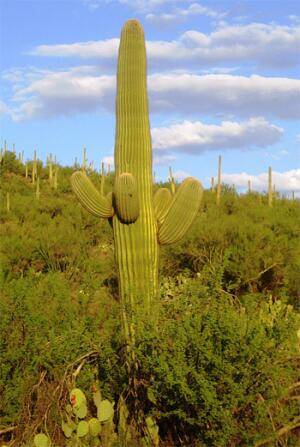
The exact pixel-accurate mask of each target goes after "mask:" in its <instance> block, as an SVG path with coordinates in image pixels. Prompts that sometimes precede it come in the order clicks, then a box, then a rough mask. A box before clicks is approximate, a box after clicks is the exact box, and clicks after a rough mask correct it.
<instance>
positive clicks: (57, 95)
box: [6, 66, 300, 120]
mask: <svg viewBox="0 0 300 447" xmlns="http://www.w3.org/2000/svg"><path fill="white" fill-rule="evenodd" d="M6 76H8V77H9V72H7V73H6ZM22 79H23V81H22V82H20V83H16V84H14V83H13V85H12V89H13V94H12V97H11V101H10V104H8V105H9V107H10V109H11V110H12V111H13V114H14V115H13V116H14V119H15V120H20V119H31V118H47V117H54V116H59V115H66V116H68V115H69V116H70V115H72V114H77V113H86V112H94V111H97V110H100V109H104V110H107V111H109V112H114V96H115V82H116V81H115V76H112V75H100V76H99V75H98V71H97V70H96V69H95V67H89V66H87V67H77V68H76V67H75V68H72V69H69V70H64V71H56V72H55V71H53V72H49V71H33V72H31V71H29V73H24V74H23V77H22ZM148 90H149V99H150V110H151V111H152V112H164V113H172V112H176V114H182V115H183V114H185V115H195V114H196V115H197V116H199V115H200V116H201V115H215V116H222V115H223V116H224V115H231V116H241V117H253V116H265V117H268V116H269V117H276V118H281V119H299V118H300V80H298V79H290V78H275V77H273V78H271V77H269V78H267V77H262V76H256V75H253V76H250V77H246V76H234V75H228V74H214V75H203V76H200V75H194V74H190V73H174V72H173V73H172V72H171V73H169V74H153V75H150V76H149V77H148Z"/></svg>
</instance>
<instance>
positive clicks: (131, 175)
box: [71, 20, 202, 340]
mask: <svg viewBox="0 0 300 447" xmlns="http://www.w3.org/2000/svg"><path fill="white" fill-rule="evenodd" d="M114 158H115V176H116V177H115V185H114V191H113V192H112V194H109V195H108V196H104V195H103V192H102V193H99V192H98V191H97V190H96V189H95V188H94V186H93V185H92V183H91V181H90V180H89V178H88V177H87V176H86V174H85V173H84V172H82V171H78V172H75V173H74V174H73V175H72V177H71V183H72V187H73V190H74V192H75V194H76V195H77V197H78V199H79V201H80V202H81V204H82V205H83V206H84V207H85V208H86V209H87V210H88V211H89V212H91V213H92V214H93V215H96V216H98V217H102V218H108V219H111V221H112V225H113V232H114V241H115V258H116V262H117V265H118V273H119V289H120V297H121V305H122V315H123V323H124V329H125V332H126V335H127V336H129V339H131V340H132V339H133V338H134V332H135V329H136V326H137V324H138V323H137V321H136V320H135V316H136V315H137V314H138V312H137V311H138V310H139V311H143V312H144V315H150V311H151V312H152V308H151V306H152V304H153V300H155V297H156V296H157V291H158V252H159V245H164V244H170V243H173V242H176V241H178V240H179V239H180V238H181V237H182V236H183V235H184V234H185V232H186V230H187V229H188V227H189V226H190V225H191V223H192V222H193V220H194V218H195V216H196V214H197V212H198V210H199V205H200V201H201V197H202V187H201V184H200V182H199V181H198V180H196V179H194V178H192V177H189V178H187V179H185V181H184V182H183V183H182V184H181V185H180V187H179V188H178V189H177V191H176V193H175V195H174V196H172V195H171V193H170V191H169V190H167V189H162V190H158V191H157V193H156V194H155V196H154V197H153V192H152V184H153V179H152V146H151V136H150V125H149V114H148V98H147V88H146V51H145V40H144V33H143V29H142V27H141V25H140V24H139V22H138V21H136V20H129V21H128V22H127V23H126V24H125V26H124V28H123V30H122V34H121V41H120V48H119V58H118V73H117V99H116V143H115V153H114ZM139 315H140V314H139Z"/></svg>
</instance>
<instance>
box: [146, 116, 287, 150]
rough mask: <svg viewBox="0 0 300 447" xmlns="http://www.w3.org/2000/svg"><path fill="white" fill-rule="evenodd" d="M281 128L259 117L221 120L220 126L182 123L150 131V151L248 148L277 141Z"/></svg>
mask: <svg viewBox="0 0 300 447" xmlns="http://www.w3.org/2000/svg"><path fill="white" fill-rule="evenodd" d="M282 134H283V129H281V128H280V127H277V126H274V125H273V124H270V123H268V122H267V121H266V120H265V119H264V118H262V117H256V118H251V119H250V120H248V121H245V122H242V123H236V122H232V121H223V122H222V123H221V125H216V124H204V123H202V122H201V121H194V122H191V121H184V122H182V123H179V124H173V125H171V126H169V127H157V128H154V129H152V138H153V148H154V149H157V150H158V151H180V152H186V153H190V154H199V153H201V152H203V151H207V150H224V149H251V148H253V147H254V148H255V147H266V146H269V145H271V144H274V143H276V142H277V141H279V139H280V138H281V136H282Z"/></svg>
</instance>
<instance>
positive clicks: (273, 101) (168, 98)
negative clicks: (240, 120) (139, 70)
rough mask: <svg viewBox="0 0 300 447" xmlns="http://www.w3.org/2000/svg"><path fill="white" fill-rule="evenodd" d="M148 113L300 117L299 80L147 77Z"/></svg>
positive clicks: (181, 74) (224, 76) (163, 75)
mask: <svg viewBox="0 0 300 447" xmlns="http://www.w3.org/2000/svg"><path fill="white" fill-rule="evenodd" d="M148 85H149V92H150V98H151V99H152V101H151V106H152V111H159V110H164V111H177V112H178V111H180V112H181V113H183V112H184V113H189V114H192V113H197V114H201V115H207V114H213V115H217V114H231V115H235V116H243V117H246V116H257V115H262V116H271V117H277V118H281V119H297V118H299V117H300V80H298V79H290V78H279V77H278V78H277V77H263V76H257V75H253V76H250V77H246V76H233V75H205V76H199V75H194V74H189V73H170V74H155V75H152V76H149V82H148Z"/></svg>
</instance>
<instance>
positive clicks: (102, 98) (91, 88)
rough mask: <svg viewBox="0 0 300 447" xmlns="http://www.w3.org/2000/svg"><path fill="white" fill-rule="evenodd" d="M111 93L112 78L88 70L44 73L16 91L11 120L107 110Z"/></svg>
mask: <svg viewBox="0 0 300 447" xmlns="http://www.w3.org/2000/svg"><path fill="white" fill-rule="evenodd" d="M29 79H30V77H29ZM114 89H115V77H114V76H109V75H107V76H95V75H93V73H91V74H89V73H88V69H87V67H86V69H84V67H79V69H77V68H72V69H70V70H67V71H60V72H47V73H44V74H43V75H41V76H40V77H39V78H38V79H35V78H34V79H33V80H29V81H28V83H27V85H26V86H20V87H19V88H16V89H15V91H14V94H13V96H12V102H13V103H14V104H15V106H14V108H13V113H14V115H13V116H14V119H15V120H16V121H18V120H22V119H32V118H49V117H54V116H59V115H65V116H68V115H73V114H76V113H87V112H92V111H95V110H97V109H98V108H99V107H103V108H106V109H109V108H110V107H111V103H112V97H113V92H114Z"/></svg>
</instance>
